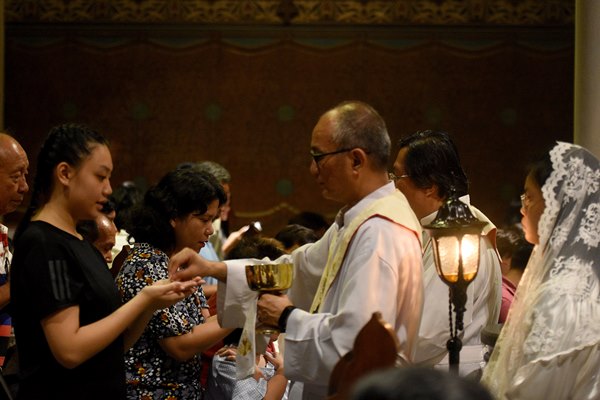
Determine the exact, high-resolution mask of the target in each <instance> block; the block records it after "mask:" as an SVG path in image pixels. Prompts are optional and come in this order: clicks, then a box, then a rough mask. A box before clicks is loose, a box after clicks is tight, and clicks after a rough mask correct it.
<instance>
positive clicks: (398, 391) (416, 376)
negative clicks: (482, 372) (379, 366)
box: [350, 367, 492, 400]
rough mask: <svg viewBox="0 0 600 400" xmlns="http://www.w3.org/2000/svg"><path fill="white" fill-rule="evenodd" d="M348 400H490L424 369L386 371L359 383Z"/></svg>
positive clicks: (466, 384) (460, 381)
mask: <svg viewBox="0 0 600 400" xmlns="http://www.w3.org/2000/svg"><path fill="white" fill-rule="evenodd" d="M350 399H351V400H424V399H427V400H492V396H491V394H490V393H489V392H488V391H487V389H486V388H485V387H484V386H483V385H481V384H480V383H479V382H477V381H475V380H469V379H466V378H463V377H460V376H458V375H453V374H451V373H449V372H446V371H440V370H436V369H433V368H424V367H406V368H390V369H387V370H383V371H378V372H374V373H372V374H370V375H367V376H366V377H365V378H363V379H361V380H359V382H358V383H357V385H356V388H355V389H354V390H353V392H352V395H351V396H350Z"/></svg>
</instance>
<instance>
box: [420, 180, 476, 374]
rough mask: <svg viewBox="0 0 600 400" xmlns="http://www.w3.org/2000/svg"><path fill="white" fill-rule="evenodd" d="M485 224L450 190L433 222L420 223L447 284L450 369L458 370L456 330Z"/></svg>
mask: <svg viewBox="0 0 600 400" xmlns="http://www.w3.org/2000/svg"><path fill="white" fill-rule="evenodd" d="M485 225H486V223H485V222H483V221H480V220H479V219H477V217H475V216H474V215H473V213H472V212H471V210H470V209H469V206H468V205H467V204H465V203H463V202H462V201H460V200H459V199H458V197H457V196H456V191H455V190H454V189H452V190H451V192H450V195H449V196H448V199H447V200H446V201H445V202H444V204H443V205H442V207H440V209H439V211H438V213H437V216H436V218H435V219H434V220H433V222H431V223H430V224H429V225H425V226H423V228H424V229H426V230H427V231H428V232H429V235H430V236H431V242H432V245H433V258H434V260H435V268H436V270H437V273H438V275H439V276H440V278H441V279H442V281H443V282H444V283H445V284H446V285H448V287H449V292H450V293H449V295H450V304H449V308H451V306H452V305H454V313H455V316H456V318H455V326H453V324H452V315H451V311H450V310H449V313H450V339H449V340H448V342H447V344H446V346H447V348H448V354H449V362H450V370H451V371H454V372H458V364H459V362H460V349H461V348H462V342H461V340H460V337H458V335H457V333H458V331H459V330H463V315H464V312H465V310H466V309H465V304H466V302H467V286H469V284H470V283H471V281H473V279H475V276H477V270H478V268H479V241H480V238H481V231H482V229H483V227H484V226H485Z"/></svg>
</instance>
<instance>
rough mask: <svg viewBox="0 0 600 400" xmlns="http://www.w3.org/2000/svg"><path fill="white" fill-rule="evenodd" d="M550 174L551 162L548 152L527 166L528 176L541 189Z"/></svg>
mask: <svg viewBox="0 0 600 400" xmlns="http://www.w3.org/2000/svg"><path fill="white" fill-rule="evenodd" d="M551 173H552V160H550V152H549V151H547V152H545V153H544V155H543V156H542V157H541V158H539V159H538V160H537V161H536V162H534V163H532V164H531V165H529V176H531V177H532V178H533V180H534V181H535V183H536V184H537V185H538V186H539V188H540V189H541V188H542V186H544V184H545V183H546V179H548V177H549V176H550V174H551Z"/></svg>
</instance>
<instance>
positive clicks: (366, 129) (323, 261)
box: [171, 102, 423, 399]
mask: <svg viewBox="0 0 600 400" xmlns="http://www.w3.org/2000/svg"><path fill="white" fill-rule="evenodd" d="M389 154H390V139H389V135H388V133H387V129H386V127H385V123H384V121H383V119H382V118H381V117H380V116H379V114H378V113H377V112H376V111H375V110H374V109H373V108H372V107H370V106H369V105H367V104H364V103H361V102H345V103H342V104H340V105H338V106H337V107H335V108H333V109H331V110H329V111H328V112H326V113H325V114H324V115H323V116H322V117H321V118H320V119H319V121H318V123H317V125H316V126H315V128H314V130H313V133H312V139H311V156H312V158H313V161H312V163H311V166H310V172H311V174H312V175H313V176H314V177H315V179H316V181H317V183H318V184H319V186H320V188H321V190H322V193H323V196H324V197H325V198H326V199H329V200H334V201H336V202H339V203H341V204H342V205H343V208H342V209H341V211H340V212H339V213H338V215H337V217H336V220H335V222H334V223H333V224H332V226H331V227H330V228H329V229H328V231H327V232H326V233H325V235H324V236H323V238H321V239H320V240H319V241H317V242H316V243H310V244H307V245H304V246H302V247H300V248H299V249H296V250H295V251H294V252H293V253H292V254H290V255H286V256H284V257H282V258H280V259H278V260H275V262H293V264H294V283H293V286H292V288H291V289H290V290H289V291H288V293H287V295H281V296H275V295H269V294H265V295H262V297H261V298H260V300H259V301H258V319H259V320H260V321H261V322H263V323H267V324H270V325H274V326H278V327H279V328H280V329H282V330H285V332H286V335H285V346H284V365H285V375H286V376H287V377H288V378H289V379H291V380H292V381H294V385H293V387H292V390H291V393H290V398H291V399H294V398H296V399H297V398H303V399H323V398H325V397H326V395H327V386H328V383H329V376H330V374H331V371H332V369H333V367H334V366H335V364H336V363H337V362H338V361H339V359H340V358H341V357H342V356H344V355H345V354H346V353H347V352H348V351H350V350H351V349H352V346H353V343H354V339H355V337H356V335H357V333H358V331H359V330H360V329H361V328H362V327H363V326H364V325H365V324H366V323H367V322H368V321H369V319H370V318H371V316H372V314H373V312H376V311H379V312H381V314H382V316H383V319H384V320H385V321H386V322H388V323H389V324H390V325H391V326H392V327H393V329H394V330H395V331H396V333H397V337H398V340H399V343H400V346H401V348H400V354H399V357H400V358H402V359H403V360H405V361H407V362H410V361H412V358H413V352H414V349H415V341H416V336H417V331H418V327H419V321H420V318H421V307H422V291H423V282H422V263H421V251H422V250H421V244H420V230H421V228H420V225H419V221H418V219H417V218H416V216H415V214H414V213H413V212H412V210H411V208H410V206H409V204H408V202H407V201H406V198H405V197H404V195H402V193H400V192H399V191H398V190H396V188H395V187H394V184H393V183H392V182H389V179H388V175H387V164H388V161H389ZM251 262H254V263H260V262H261V261H260V260H254V261H252V260H236V261H227V262H225V263H215V262H208V261H206V260H203V259H201V258H200V257H199V256H197V255H195V254H192V252H186V251H184V252H182V253H180V254H179V255H176V256H174V257H173V258H172V265H171V270H172V271H175V270H176V269H177V268H179V267H180V266H181V265H182V264H185V265H187V269H185V270H183V271H179V272H176V273H175V274H174V277H178V276H186V275H190V276H191V275H193V274H200V275H203V274H208V275H212V276H215V277H217V278H218V279H219V280H220V281H222V282H226V284H225V283H220V284H219V285H220V287H219V289H218V292H219V296H218V300H219V303H220V304H219V318H220V321H221V323H222V325H223V326H243V324H244V322H245V319H246V318H245V313H246V312H247V310H248V309H250V310H251V309H252V307H253V305H254V304H256V297H257V296H256V293H254V292H251V291H249V290H248V287H247V284H246V278H245V274H244V269H243V266H244V265H246V264H249V263H251ZM249 318H251V317H250V316H249ZM298 383H301V384H302V385H301V386H302V390H298V388H299V386H300V385H298Z"/></svg>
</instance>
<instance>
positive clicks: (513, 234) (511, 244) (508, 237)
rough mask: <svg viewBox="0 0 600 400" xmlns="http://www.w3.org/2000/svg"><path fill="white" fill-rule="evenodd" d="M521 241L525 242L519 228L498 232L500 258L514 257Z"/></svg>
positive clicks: (497, 245)
mask: <svg viewBox="0 0 600 400" xmlns="http://www.w3.org/2000/svg"><path fill="white" fill-rule="evenodd" d="M521 240H524V235H523V232H521V231H519V230H518V229H517V228H512V227H511V228H501V229H498V230H497V231H496V248H497V249H498V253H500V257H502V258H504V257H512V255H513V254H514V252H515V250H516V249H517V247H518V246H519V244H520V242H521Z"/></svg>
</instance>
